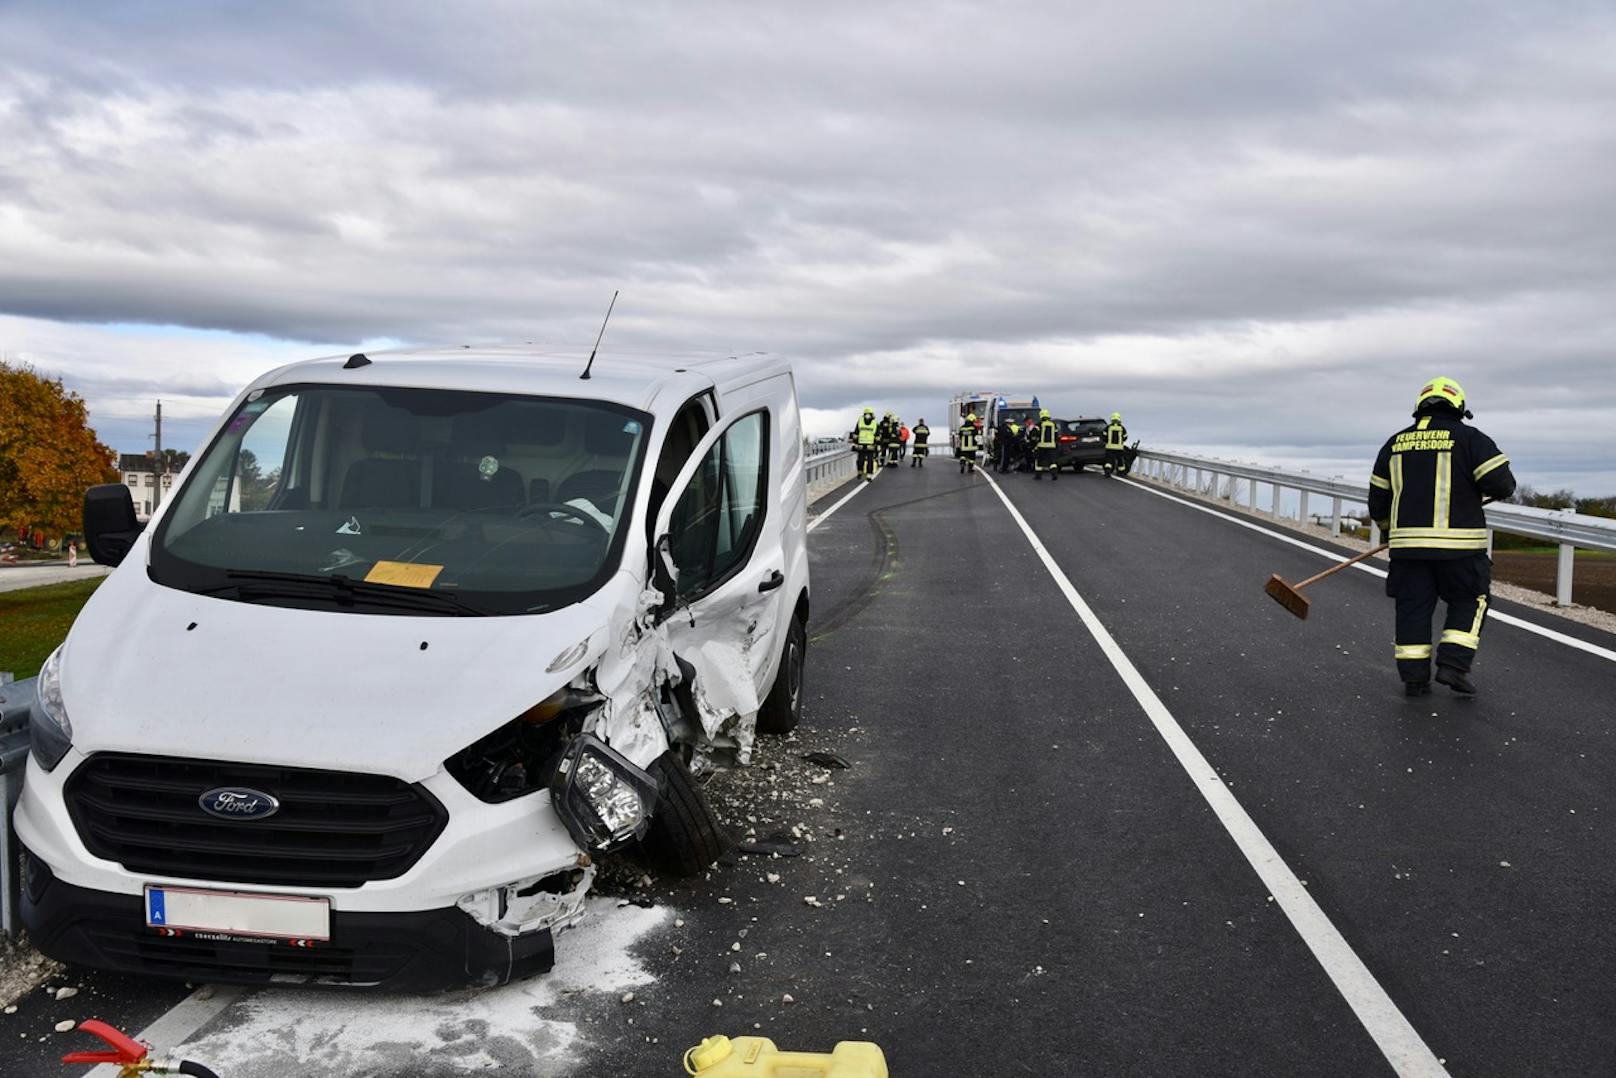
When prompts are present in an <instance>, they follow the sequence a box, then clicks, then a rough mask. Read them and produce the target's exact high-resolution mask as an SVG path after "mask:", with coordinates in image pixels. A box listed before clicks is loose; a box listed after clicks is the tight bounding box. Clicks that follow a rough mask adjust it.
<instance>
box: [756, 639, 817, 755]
mask: <svg viewBox="0 0 1616 1078" xmlns="http://www.w3.org/2000/svg"><path fill="white" fill-rule="evenodd" d="M807 659H808V630H807V629H805V628H804V627H803V624H802V619H801V618H799V617H798V616H797V615H795V614H793V615H791V628H790V629H789V630H788V631H787V632H786V646H785V650H784V651H783V652H782V653H781V654H780V669H779V670H777V671H775V674H774V684H773V685H772V686H771V687H770V688H769V695H768V697H767V698H766V699H765V700H764V701H763V706H762V707H761V708H759V709H758V716H757V731H758V733H760V734H789V733H790V732H791V731H793V730H795V729H796V728H797V723H799V722H800V721H802V675H803V668H804V666H805V664H806V662H807Z"/></svg>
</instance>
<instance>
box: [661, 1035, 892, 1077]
mask: <svg viewBox="0 0 1616 1078" xmlns="http://www.w3.org/2000/svg"><path fill="white" fill-rule="evenodd" d="M685 1073H686V1074H699V1075H701V1078H887V1059H886V1056H884V1055H882V1054H881V1049H880V1048H879V1047H878V1046H877V1045H874V1044H871V1043H870V1042H869V1041H838V1042H837V1044H836V1047H835V1049H834V1050H832V1051H830V1052H782V1051H780V1049H778V1048H776V1047H775V1046H774V1042H773V1041H771V1040H769V1038H767V1037H735V1038H733V1039H731V1038H729V1037H726V1036H724V1035H723V1034H719V1035H718V1036H716V1037H708V1038H707V1039H706V1040H704V1041H702V1042H701V1043H700V1044H698V1045H697V1046H696V1047H694V1048H692V1049H691V1050H690V1051H688V1052H686V1053H685Z"/></svg>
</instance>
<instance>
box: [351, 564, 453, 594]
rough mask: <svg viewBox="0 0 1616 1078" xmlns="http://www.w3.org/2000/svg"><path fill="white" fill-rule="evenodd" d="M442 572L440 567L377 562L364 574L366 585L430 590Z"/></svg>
mask: <svg viewBox="0 0 1616 1078" xmlns="http://www.w3.org/2000/svg"><path fill="white" fill-rule="evenodd" d="M441 572H443V566H441V565H415V564H412V563H410V562H407V561H379V562H377V563H376V564H375V565H373V566H371V567H370V572H368V573H366V574H365V583H367V584H391V585H393V586H394V587H396V588H430V587H431V586H432V582H433V581H434V580H436V579H438V574H439V573H441Z"/></svg>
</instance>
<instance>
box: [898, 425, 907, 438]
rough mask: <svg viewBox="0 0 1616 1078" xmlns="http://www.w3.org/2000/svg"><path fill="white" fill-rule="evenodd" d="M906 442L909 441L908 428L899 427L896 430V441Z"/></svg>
mask: <svg viewBox="0 0 1616 1078" xmlns="http://www.w3.org/2000/svg"><path fill="white" fill-rule="evenodd" d="M908 440H909V428H908V427H899V428H898V441H900V442H907V441H908Z"/></svg>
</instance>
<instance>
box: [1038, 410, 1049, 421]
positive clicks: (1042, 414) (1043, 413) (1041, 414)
mask: <svg viewBox="0 0 1616 1078" xmlns="http://www.w3.org/2000/svg"><path fill="white" fill-rule="evenodd" d="M1038 418H1039V419H1048V418H1049V409H1048V408H1040V409H1038Z"/></svg>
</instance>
